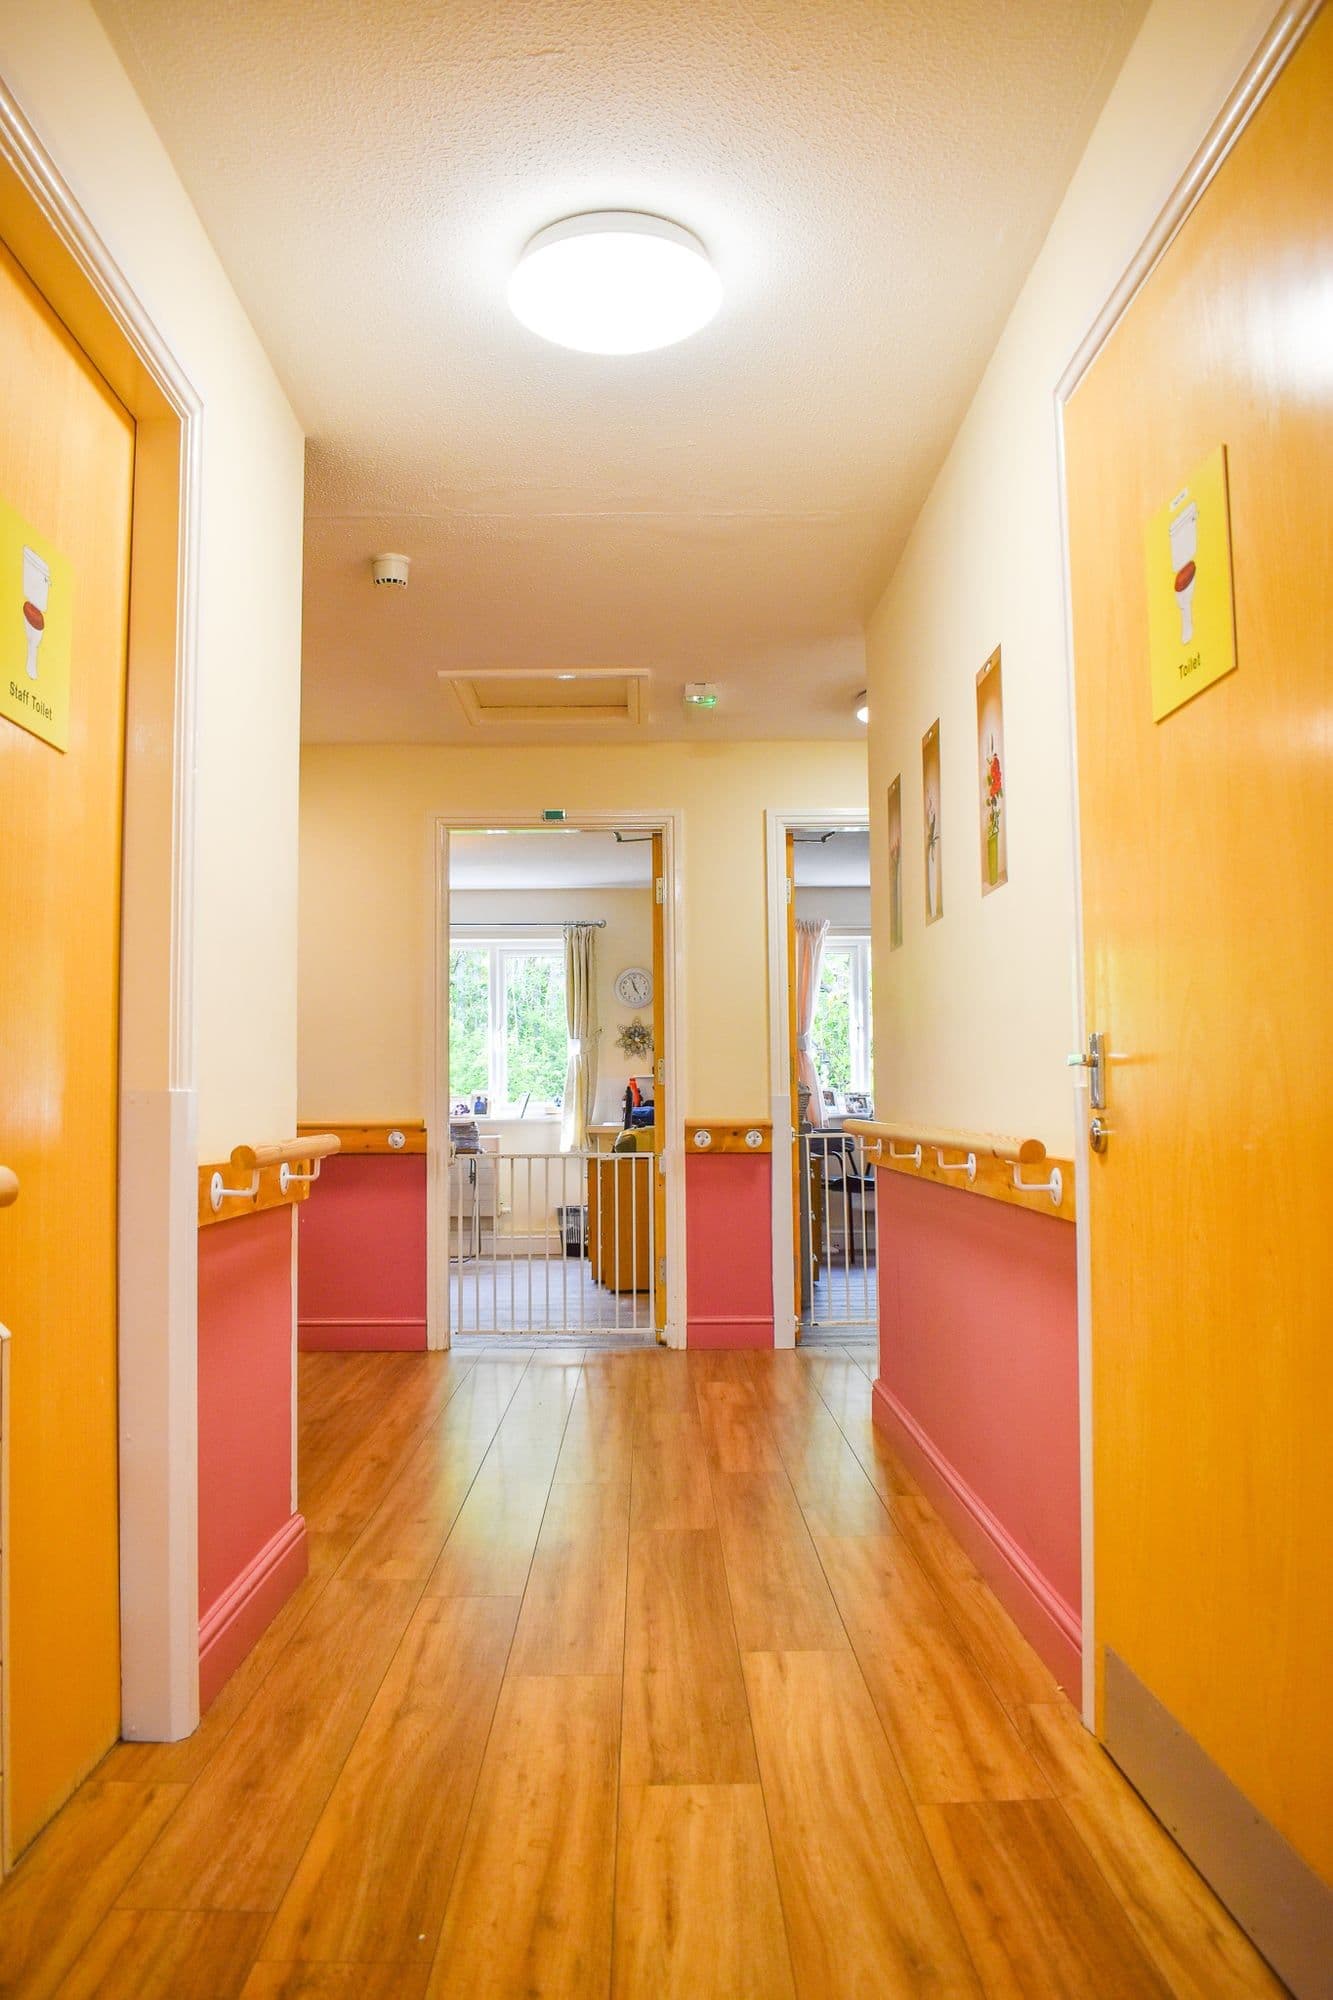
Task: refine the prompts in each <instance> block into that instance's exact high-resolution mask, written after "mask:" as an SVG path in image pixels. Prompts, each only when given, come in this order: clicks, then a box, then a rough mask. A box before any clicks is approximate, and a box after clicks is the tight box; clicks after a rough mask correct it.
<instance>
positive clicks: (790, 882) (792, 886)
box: [787, 875, 795, 903]
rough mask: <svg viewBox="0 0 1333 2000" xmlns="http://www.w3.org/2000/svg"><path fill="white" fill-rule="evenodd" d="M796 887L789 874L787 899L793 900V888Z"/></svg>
mask: <svg viewBox="0 0 1333 2000" xmlns="http://www.w3.org/2000/svg"><path fill="white" fill-rule="evenodd" d="M794 887H795V884H794V883H793V882H792V879H791V876H790V875H789V876H788V877H787V901H788V902H789V903H790V902H791V898H792V890H793V888H794Z"/></svg>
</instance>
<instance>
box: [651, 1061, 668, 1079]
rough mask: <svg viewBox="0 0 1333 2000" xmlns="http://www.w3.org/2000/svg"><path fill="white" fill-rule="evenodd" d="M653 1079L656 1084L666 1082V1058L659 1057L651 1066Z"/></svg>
mask: <svg viewBox="0 0 1333 2000" xmlns="http://www.w3.org/2000/svg"><path fill="white" fill-rule="evenodd" d="M653 1077H654V1079H655V1080H656V1082H658V1083H665V1082H666V1057H665V1056H659V1057H658V1058H657V1061H656V1062H655V1063H654V1064H653Z"/></svg>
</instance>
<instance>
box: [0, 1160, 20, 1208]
mask: <svg viewBox="0 0 1333 2000" xmlns="http://www.w3.org/2000/svg"><path fill="white" fill-rule="evenodd" d="M18 1198H19V1177H18V1175H17V1174H16V1173H15V1172H14V1169H13V1168H12V1167H0V1208H9V1207H11V1206H12V1205H13V1203H14V1202H16V1201H17V1200H18Z"/></svg>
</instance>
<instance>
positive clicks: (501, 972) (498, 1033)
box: [449, 931, 565, 1118]
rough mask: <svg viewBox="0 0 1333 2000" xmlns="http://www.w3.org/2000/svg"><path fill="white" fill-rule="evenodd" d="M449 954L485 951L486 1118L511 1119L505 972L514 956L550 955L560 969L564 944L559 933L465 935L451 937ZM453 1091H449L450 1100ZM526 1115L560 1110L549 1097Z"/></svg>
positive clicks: (514, 1103) (513, 1104)
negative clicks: (486, 1001)
mask: <svg viewBox="0 0 1333 2000" xmlns="http://www.w3.org/2000/svg"><path fill="white" fill-rule="evenodd" d="M449 951H450V956H451V957H452V954H453V953H454V952H456V951H482V952H485V953H486V960H487V965H486V990H487V996H488V1008H487V1020H486V1096H487V1100H488V1103H489V1106H490V1109H489V1110H488V1111H487V1112H486V1116H487V1117H488V1118H512V1117H517V1116H518V1102H517V1100H513V1101H511V1099H510V1096H509V1051H508V1048H507V1046H506V1042H507V1037H506V1034H505V991H506V984H507V971H508V967H509V964H510V963H511V961H512V960H514V959H517V958H551V959H554V960H555V961H556V963H557V964H558V965H560V966H561V968H562V969H563V966H564V955H565V945H564V937H563V935H562V934H561V933H559V932H555V933H552V932H537V931H534V932H533V934H532V936H531V937H520V938H515V937H503V938H502V937H484V936H483V937H466V936H451V937H450V939H449ZM452 1098H453V1091H452V1089H451V1090H450V1099H451V1101H452ZM527 1115H528V1117H529V1118H534V1117H547V1118H552V1117H559V1115H560V1114H559V1112H558V1111H556V1110H552V1109H551V1108H550V1102H549V1100H548V1099H543V1100H542V1107H541V1109H540V1110H538V1111H533V1110H532V1108H531V1107H529V1110H528V1114H527Z"/></svg>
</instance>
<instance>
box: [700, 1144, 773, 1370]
mask: <svg viewBox="0 0 1333 2000" xmlns="http://www.w3.org/2000/svg"><path fill="white" fill-rule="evenodd" d="M772 1168H773V1159H772V1155H771V1154H769V1153H691V1154H689V1155H688V1156H687V1158H686V1161H685V1257H686V1285H687V1291H688V1298H687V1314H688V1317H687V1325H686V1335H685V1338H686V1344H687V1345H688V1346H690V1347H771V1346H772V1345H773V1213H772V1200H773V1192H772V1189H773V1183H772Z"/></svg>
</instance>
